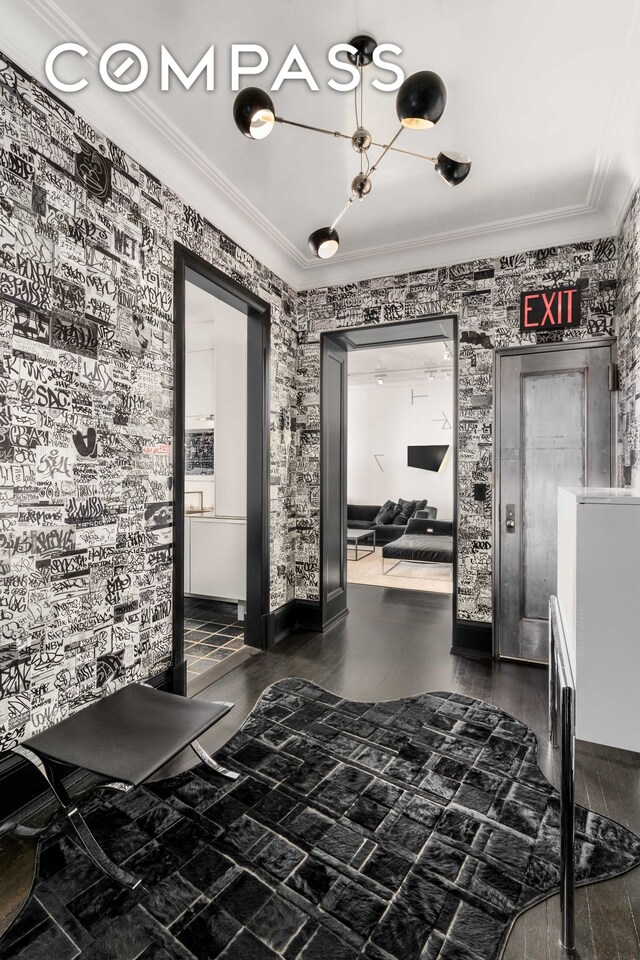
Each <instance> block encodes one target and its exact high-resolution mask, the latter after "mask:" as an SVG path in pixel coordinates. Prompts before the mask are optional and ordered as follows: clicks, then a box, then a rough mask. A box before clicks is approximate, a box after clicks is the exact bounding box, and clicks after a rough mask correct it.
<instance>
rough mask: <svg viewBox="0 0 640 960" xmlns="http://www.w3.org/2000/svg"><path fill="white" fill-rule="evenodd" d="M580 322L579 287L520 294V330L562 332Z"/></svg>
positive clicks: (577, 325) (576, 325)
mask: <svg viewBox="0 0 640 960" xmlns="http://www.w3.org/2000/svg"><path fill="white" fill-rule="evenodd" d="M581 322H582V316H581V302H580V287H579V286H578V285H577V284H576V286H575V287H558V288H557V289H555V290H533V291H531V292H529V293H521V294H520V329H521V330H563V329H565V330H566V329H567V328H568V327H579V326H580V324H581Z"/></svg>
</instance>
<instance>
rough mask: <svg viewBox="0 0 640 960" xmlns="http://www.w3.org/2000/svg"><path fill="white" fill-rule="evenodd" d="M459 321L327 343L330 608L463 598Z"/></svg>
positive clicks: (325, 480)
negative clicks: (458, 574) (378, 592)
mask: <svg viewBox="0 0 640 960" xmlns="http://www.w3.org/2000/svg"><path fill="white" fill-rule="evenodd" d="M456 337H457V321H456V318H455V317H453V316H448V317H435V318H431V319H420V320H414V321H407V322H405V323H398V324H384V325H379V326H378V325H376V326H367V327H360V328H357V329H345V330H340V331H332V332H331V333H327V334H323V335H322V338H321V342H322V351H321V356H322V368H321V381H322V388H321V390H322V394H321V463H322V468H321V530H322V536H321V550H320V554H321V572H322V578H321V603H322V614H323V621H324V623H325V626H326V625H328V624H329V623H332V622H335V620H337V619H339V617H340V616H343V615H344V614H345V613H346V612H347V591H348V587H349V586H351V587H352V588H355V587H356V585H357V586H358V588H359V587H360V586H362V585H366V586H368V587H376V588H380V589H383V590H386V591H389V593H388V597H389V599H390V600H393V596H394V595H396V591H397V590H408V591H412V592H413V593H418V592H420V593H433V594H440V595H444V596H446V597H452V596H453V595H454V594H455V542H456V497H455V490H456V486H457V481H456V468H457V460H456V438H457V393H456V383H457V367H456V355H457V348H456Z"/></svg>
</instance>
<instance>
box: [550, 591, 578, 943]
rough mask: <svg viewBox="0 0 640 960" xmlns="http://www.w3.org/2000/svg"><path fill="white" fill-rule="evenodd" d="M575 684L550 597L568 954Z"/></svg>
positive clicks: (571, 904) (564, 934)
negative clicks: (559, 752) (559, 753)
mask: <svg viewBox="0 0 640 960" xmlns="http://www.w3.org/2000/svg"><path fill="white" fill-rule="evenodd" d="M575 698H576V685H575V679H574V676H573V667H572V665H571V659H570V657H569V648H568V646H567V637H566V634H565V631H564V625H563V622H562V614H561V611H560V606H559V604H558V598H557V597H550V598H549V740H550V741H551V744H552V745H553V746H554V747H557V746H558V735H559V737H560V751H561V759H560V915H561V920H562V932H561V936H560V941H561V943H562V946H563V947H564V949H565V950H566V951H567V952H568V953H573V952H574V950H575V947H576V933H575V836H576V800H575V724H576V707H575Z"/></svg>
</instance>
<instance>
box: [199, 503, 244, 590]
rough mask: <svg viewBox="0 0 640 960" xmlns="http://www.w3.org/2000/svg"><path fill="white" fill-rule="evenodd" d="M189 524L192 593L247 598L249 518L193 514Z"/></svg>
mask: <svg viewBox="0 0 640 960" xmlns="http://www.w3.org/2000/svg"><path fill="white" fill-rule="evenodd" d="M187 523H188V524H189V525H190V528H191V529H190V534H189V543H190V589H189V593H192V594H196V595H198V596H203V597H215V598H216V599H218V600H233V601H238V600H240V601H244V600H246V597H247V523H246V520H224V519H218V518H215V519H214V518H207V519H198V518H197V517H190V518H189V519H188V520H187ZM185 549H186V547H185ZM185 569H186V564H185Z"/></svg>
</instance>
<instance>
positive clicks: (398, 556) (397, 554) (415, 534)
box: [382, 517, 453, 573]
mask: <svg viewBox="0 0 640 960" xmlns="http://www.w3.org/2000/svg"><path fill="white" fill-rule="evenodd" d="M404 531H405V532H404V533H403V534H402V536H401V537H399V538H398V539H396V540H394V541H392V542H389V543H387V544H385V546H384V547H383V548H382V572H383V573H389V571H390V570H393V567H395V566H396V565H397V564H398V563H402V562H403V561H406V560H409V561H410V562H411V563H453V523H451V521H450V520H426V519H423V518H419V517H418V518H414V519H411V520H409V522H408V524H407V525H406V527H405V528H404ZM389 560H390V561H393V565H392V566H391V567H389V568H388V569H385V561H389Z"/></svg>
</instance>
